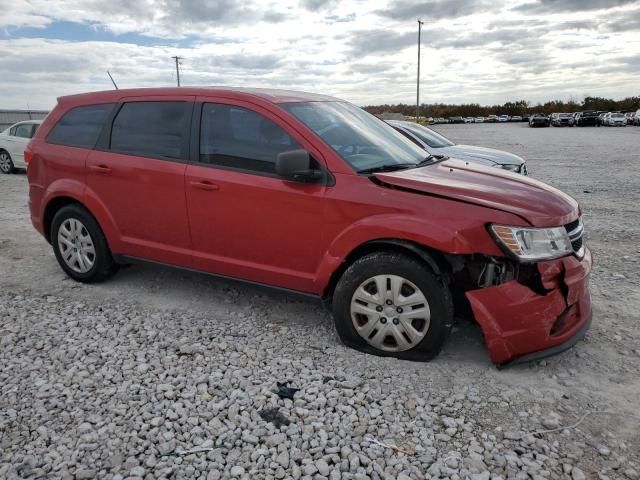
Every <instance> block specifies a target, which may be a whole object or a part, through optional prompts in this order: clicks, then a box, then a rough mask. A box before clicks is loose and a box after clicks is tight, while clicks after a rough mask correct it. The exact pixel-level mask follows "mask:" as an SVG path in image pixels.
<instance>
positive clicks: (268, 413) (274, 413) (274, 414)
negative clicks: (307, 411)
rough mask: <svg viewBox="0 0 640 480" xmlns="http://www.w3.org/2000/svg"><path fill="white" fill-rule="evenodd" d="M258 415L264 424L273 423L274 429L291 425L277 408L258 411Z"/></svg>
mask: <svg viewBox="0 0 640 480" xmlns="http://www.w3.org/2000/svg"><path fill="white" fill-rule="evenodd" d="M258 415H260V417H261V418H262V419H263V420H264V421H265V422H270V423H273V424H274V425H275V426H276V428H280V427H281V426H283V425H284V426H287V425H289V424H290V423H291V422H290V421H289V419H288V418H287V417H285V416H284V414H283V413H282V412H281V411H280V409H279V408H277V407H275V408H265V409H263V410H260V411H259V412H258Z"/></svg>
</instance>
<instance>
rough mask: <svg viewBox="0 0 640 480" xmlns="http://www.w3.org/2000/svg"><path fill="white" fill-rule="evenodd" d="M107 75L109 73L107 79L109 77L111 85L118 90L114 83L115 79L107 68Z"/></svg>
mask: <svg viewBox="0 0 640 480" xmlns="http://www.w3.org/2000/svg"><path fill="white" fill-rule="evenodd" d="M107 75H109V79H111V83H113V86H114V87H115V89H116V90H118V85H116V81H115V80H114V79H113V77H112V76H111V73H110V72H109V70H107Z"/></svg>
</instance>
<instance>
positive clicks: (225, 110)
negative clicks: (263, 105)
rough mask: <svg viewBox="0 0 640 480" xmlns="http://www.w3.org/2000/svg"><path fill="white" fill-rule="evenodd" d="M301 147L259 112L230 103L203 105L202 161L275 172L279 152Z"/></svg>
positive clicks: (229, 166) (242, 168) (240, 168)
mask: <svg viewBox="0 0 640 480" xmlns="http://www.w3.org/2000/svg"><path fill="white" fill-rule="evenodd" d="M300 148H302V147H301V146H300V144H298V142H296V141H295V140H294V139H292V138H291V137H290V136H289V134H288V133H287V132H285V131H284V130H283V129H282V128H281V127H280V126H278V125H276V124H275V123H274V122H272V121H271V120H269V119H268V118H266V117H264V116H262V115H260V114H259V113H256V112H254V111H252V110H248V109H246V108H242V107H236V106H232V105H222V104H215V103H205V104H204V105H203V106H202V117H201V123H200V157H199V161H200V162H201V163H205V164H209V165H219V166H221V167H227V168H234V169H238V170H247V171H250V172H260V173H267V174H273V175H275V174H276V170H275V163H276V157H277V156H278V154H279V153H281V152H286V151H289V150H297V149H300Z"/></svg>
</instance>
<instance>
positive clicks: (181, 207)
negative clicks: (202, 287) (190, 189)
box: [86, 96, 194, 267]
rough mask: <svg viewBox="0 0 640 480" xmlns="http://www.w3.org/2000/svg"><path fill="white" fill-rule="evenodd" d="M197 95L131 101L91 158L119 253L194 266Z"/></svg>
mask: <svg viewBox="0 0 640 480" xmlns="http://www.w3.org/2000/svg"><path fill="white" fill-rule="evenodd" d="M193 100H194V97H188V96H166V97H158V98H145V99H144V100H140V99H137V98H132V99H124V100H123V102H122V104H121V105H120V107H119V109H116V111H115V113H114V115H112V118H111V119H110V122H109V125H108V127H107V128H106V129H105V131H103V133H102V135H101V138H100V140H99V141H98V146H97V147H96V149H95V150H93V151H92V152H91V153H90V154H89V156H88V157H87V162H86V165H87V185H88V194H91V195H95V196H96V197H97V198H98V199H99V201H100V202H102V203H103V204H104V206H105V208H106V209H107V211H108V212H109V214H110V215H111V217H112V219H113V222H114V223H115V225H116V227H117V229H118V231H119V236H120V238H119V240H120V244H121V245H122V247H121V248H122V250H123V251H121V252H115V253H120V254H124V255H129V256H133V257H139V258H145V259H149V260H154V261H159V262H162V263H168V264H174V265H180V266H187V267H188V266H190V265H191V240H190V236H189V228H188V220H187V207H186V201H185V192H184V173H185V169H186V165H187V163H186V162H187V159H188V156H189V131H190V124H191V116H192V109H193Z"/></svg>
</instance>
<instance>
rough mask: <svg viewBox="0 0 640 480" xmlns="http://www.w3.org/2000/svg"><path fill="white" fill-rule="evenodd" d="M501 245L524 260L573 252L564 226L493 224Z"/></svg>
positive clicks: (541, 258) (549, 257)
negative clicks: (537, 226) (539, 226)
mask: <svg viewBox="0 0 640 480" xmlns="http://www.w3.org/2000/svg"><path fill="white" fill-rule="evenodd" d="M491 231H492V232H493V234H494V237H495V238H496V240H497V241H498V243H499V244H500V246H501V247H502V248H503V249H504V250H505V251H507V252H509V253H511V254H512V255H515V256H516V257H518V259H519V260H520V261H523V262H534V261H537V260H552V259H554V258H559V257H564V256H566V255H569V254H571V253H573V247H572V246H571V241H570V240H569V235H568V234H567V231H566V230H565V228H564V227H553V228H526V227H508V226H505V225H491Z"/></svg>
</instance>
